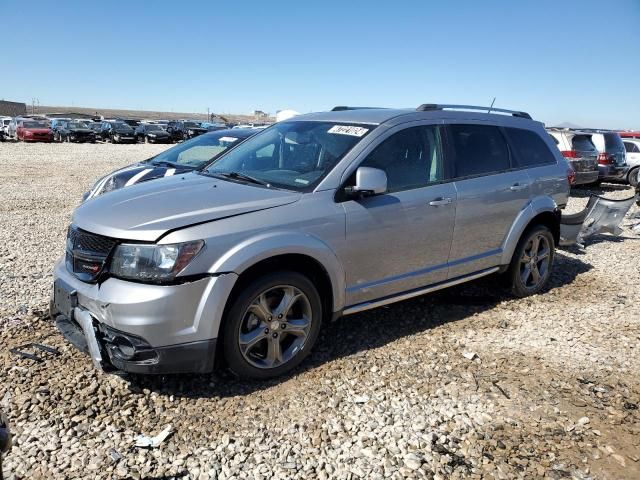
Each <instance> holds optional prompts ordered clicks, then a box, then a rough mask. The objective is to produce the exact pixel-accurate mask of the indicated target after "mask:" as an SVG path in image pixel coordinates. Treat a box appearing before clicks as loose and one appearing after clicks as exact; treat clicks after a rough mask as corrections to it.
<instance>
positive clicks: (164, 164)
mask: <svg viewBox="0 0 640 480" xmlns="http://www.w3.org/2000/svg"><path fill="white" fill-rule="evenodd" d="M149 163H151V164H152V165H157V166H159V167H177V165H176V164H175V163H171V162H167V161H166V160H151V162H149Z"/></svg>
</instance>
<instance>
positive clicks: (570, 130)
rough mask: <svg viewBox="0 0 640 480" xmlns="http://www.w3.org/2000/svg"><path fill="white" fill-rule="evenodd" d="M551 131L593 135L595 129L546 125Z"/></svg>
mask: <svg viewBox="0 0 640 480" xmlns="http://www.w3.org/2000/svg"><path fill="white" fill-rule="evenodd" d="M546 130H547V132H549V133H566V134H571V135H593V134H594V133H596V132H594V131H592V130H588V129H587V130H584V129H582V128H561V127H546Z"/></svg>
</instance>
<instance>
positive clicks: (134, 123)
mask: <svg viewBox="0 0 640 480" xmlns="http://www.w3.org/2000/svg"><path fill="white" fill-rule="evenodd" d="M116 120H118V121H119V122H124V123H126V124H127V125H129V126H130V127H131V128H133V129H134V130H135V129H136V128H138V125H140V123H141V122H140V120H133V119H131V118H116Z"/></svg>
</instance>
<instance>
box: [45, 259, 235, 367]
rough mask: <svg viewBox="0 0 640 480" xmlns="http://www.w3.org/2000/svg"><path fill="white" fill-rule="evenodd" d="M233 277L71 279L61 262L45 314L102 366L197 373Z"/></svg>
mask: <svg viewBox="0 0 640 480" xmlns="http://www.w3.org/2000/svg"><path fill="white" fill-rule="evenodd" d="M236 278H237V276H236V275H235V274H223V275H218V276H207V277H204V278H200V279H198V280H194V281H191V282H185V283H181V284H177V285H149V284H142V283H135V282H128V281H124V280H119V279H116V278H109V279H107V280H105V281H104V282H102V283H100V284H90V283H86V282H82V281H80V280H78V279H77V278H76V277H75V276H73V275H72V274H71V273H69V272H68V271H67V269H66V267H65V265H64V261H59V262H58V263H57V264H56V266H55V268H54V292H53V296H52V301H51V304H50V305H51V307H50V308H51V317H52V318H53V319H54V320H55V321H56V325H57V326H58V328H59V329H60V331H61V332H62V334H63V335H64V336H65V338H66V339H67V340H69V341H70V342H71V343H72V344H74V345H75V346H76V347H77V348H79V349H80V350H83V351H85V352H87V353H89V355H90V356H91V359H92V361H93V363H94V364H95V365H96V366H97V367H99V368H101V369H105V370H108V369H113V368H116V369H118V370H123V371H127V372H132V373H186V372H193V373H204V372H209V371H211V370H212V369H213V364H214V358H215V345H216V338H217V336H218V330H219V326H220V321H221V318H222V313H223V311H224V306H225V303H226V299H227V298H228V295H229V293H230V292H231V289H232V287H233V284H234V283H235V279H236Z"/></svg>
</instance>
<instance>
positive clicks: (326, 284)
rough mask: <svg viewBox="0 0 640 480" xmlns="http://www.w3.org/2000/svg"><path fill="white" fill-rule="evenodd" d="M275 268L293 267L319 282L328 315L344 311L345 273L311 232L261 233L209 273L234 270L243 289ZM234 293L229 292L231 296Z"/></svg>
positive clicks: (218, 261)
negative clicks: (247, 283) (252, 280)
mask: <svg viewBox="0 0 640 480" xmlns="http://www.w3.org/2000/svg"><path fill="white" fill-rule="evenodd" d="M274 269H283V270H291V271H294V272H298V273H301V274H303V275H306V276H308V277H310V278H311V279H312V281H314V284H315V283H316V282H317V284H316V286H317V287H318V290H319V293H320V295H321V298H322V301H323V308H324V309H325V310H326V311H325V313H326V314H327V315H331V314H333V313H334V312H338V311H341V310H342V309H343V308H344V302H345V275H344V270H343V268H342V265H341V263H340V261H339V260H338V258H337V257H336V255H335V253H334V252H333V251H332V250H331V249H330V248H329V247H328V246H327V245H326V244H325V243H324V242H322V241H321V240H320V239H318V238H316V237H314V236H311V235H308V234H296V233H285V232H282V233H278V232H272V233H270V234H264V235H261V236H260V237H258V238H254V239H251V240H248V241H245V242H242V243H241V244H239V245H237V246H236V247H234V248H233V249H231V250H230V251H228V252H226V253H225V254H224V255H222V256H221V257H220V258H219V259H218V260H217V261H216V263H215V264H214V265H213V266H212V267H211V269H210V273H225V272H233V273H235V274H237V275H238V280H237V281H236V283H235V285H234V287H233V288H234V290H236V288H241V285H242V283H243V282H245V281H246V279H252V278H256V275H259V274H261V273H263V272H267V271H273V270H274ZM232 296H233V292H232V295H230V299H231V297H232Z"/></svg>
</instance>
